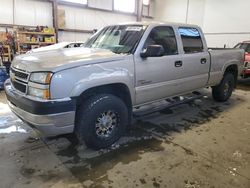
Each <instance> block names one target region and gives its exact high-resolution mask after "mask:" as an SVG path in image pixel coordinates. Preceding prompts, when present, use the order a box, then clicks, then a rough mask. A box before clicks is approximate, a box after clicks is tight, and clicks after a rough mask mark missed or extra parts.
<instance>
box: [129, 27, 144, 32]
mask: <svg viewBox="0 0 250 188" xmlns="http://www.w3.org/2000/svg"><path fill="white" fill-rule="evenodd" d="M141 30H142V27H136V26H134V27H133V26H131V27H127V29H126V31H141Z"/></svg>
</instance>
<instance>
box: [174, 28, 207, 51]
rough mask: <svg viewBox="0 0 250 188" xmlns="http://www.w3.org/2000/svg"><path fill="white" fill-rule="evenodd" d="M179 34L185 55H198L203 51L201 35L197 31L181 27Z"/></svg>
mask: <svg viewBox="0 0 250 188" xmlns="http://www.w3.org/2000/svg"><path fill="white" fill-rule="evenodd" d="M179 33H180V35H181V40H182V44H183V50H184V52H185V53H198V52H202V51H203V43H202V39H201V35H200V33H199V31H198V30H197V29H195V28H189V27H180V28H179Z"/></svg>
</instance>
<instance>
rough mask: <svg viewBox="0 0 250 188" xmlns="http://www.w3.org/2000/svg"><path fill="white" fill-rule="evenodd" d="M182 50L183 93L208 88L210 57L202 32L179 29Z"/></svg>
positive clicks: (193, 29) (184, 28)
mask: <svg viewBox="0 0 250 188" xmlns="http://www.w3.org/2000/svg"><path fill="white" fill-rule="evenodd" d="M178 34H179V37H180V41H181V45H180V46H182V50H181V52H180V56H179V59H180V61H181V62H182V66H181V67H180V69H179V73H180V74H181V75H182V81H181V82H180V85H179V87H181V88H182V92H187V91H193V90H195V89H199V88H203V87H204V86H206V84H207V82H208V78H209V69H210V56H209V53H208V51H207V47H206V42H205V39H204V38H203V37H202V36H203V35H202V33H201V30H200V29H198V28H192V27H178Z"/></svg>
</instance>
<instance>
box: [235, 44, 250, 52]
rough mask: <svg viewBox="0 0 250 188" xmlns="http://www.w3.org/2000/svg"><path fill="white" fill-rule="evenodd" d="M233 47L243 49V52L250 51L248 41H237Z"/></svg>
mask: <svg viewBox="0 0 250 188" xmlns="http://www.w3.org/2000/svg"><path fill="white" fill-rule="evenodd" d="M234 48H240V49H243V50H245V52H247V53H250V43H239V44H237V45H236V46H235V47H234Z"/></svg>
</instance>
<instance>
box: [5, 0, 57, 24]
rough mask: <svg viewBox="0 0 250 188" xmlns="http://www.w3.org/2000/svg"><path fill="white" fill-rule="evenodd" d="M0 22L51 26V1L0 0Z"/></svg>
mask: <svg viewBox="0 0 250 188" xmlns="http://www.w3.org/2000/svg"><path fill="white" fill-rule="evenodd" d="M0 15H1V16H0V23H1V24H17V25H30V26H37V25H47V26H50V27H51V26H52V25H53V22H52V5H51V3H48V2H44V1H39V0H14V1H13V0H0Z"/></svg>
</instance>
